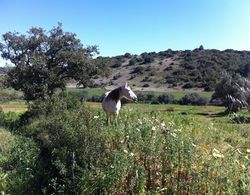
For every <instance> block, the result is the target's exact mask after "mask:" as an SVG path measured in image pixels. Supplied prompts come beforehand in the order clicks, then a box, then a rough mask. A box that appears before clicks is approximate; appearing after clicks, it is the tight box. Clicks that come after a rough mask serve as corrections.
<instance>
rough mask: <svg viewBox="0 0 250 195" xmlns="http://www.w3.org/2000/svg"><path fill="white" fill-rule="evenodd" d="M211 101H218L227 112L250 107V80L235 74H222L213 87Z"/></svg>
mask: <svg viewBox="0 0 250 195" xmlns="http://www.w3.org/2000/svg"><path fill="white" fill-rule="evenodd" d="M212 99H220V100H221V101H222V102H223V104H224V105H225V106H226V107H227V111H229V112H237V111H238V110H240V109H241V108H243V107H248V108H249V105H250V80H249V79H247V78H244V77H242V76H240V75H239V74H236V75H234V76H231V75H229V74H228V73H224V74H223V75H222V77H221V80H220V81H219V83H218V84H217V85H216V87H215V92H214V94H213V96H212Z"/></svg>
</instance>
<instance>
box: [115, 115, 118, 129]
mask: <svg viewBox="0 0 250 195" xmlns="http://www.w3.org/2000/svg"><path fill="white" fill-rule="evenodd" d="M118 116H119V113H118V114H116V115H115V125H116V127H118Z"/></svg>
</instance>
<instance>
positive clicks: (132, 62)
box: [129, 58, 136, 66]
mask: <svg viewBox="0 0 250 195" xmlns="http://www.w3.org/2000/svg"><path fill="white" fill-rule="evenodd" d="M135 63H136V60H135V59H134V58H132V59H131V60H129V65H130V66H132V65H134V64H135Z"/></svg>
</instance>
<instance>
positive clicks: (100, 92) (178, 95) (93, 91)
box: [66, 88, 213, 100]
mask: <svg viewBox="0 0 250 195" xmlns="http://www.w3.org/2000/svg"><path fill="white" fill-rule="evenodd" d="M66 91H68V92H73V93H85V94H87V95H88V96H94V95H96V96H101V95H103V94H104V93H105V92H106V91H107V90H105V89H104V88H86V89H82V88H67V89H66ZM135 93H142V94H154V95H156V96H157V95H161V94H172V95H174V96H175V97H176V99H177V100H179V99H180V98H182V97H183V96H184V95H186V94H188V93H191V91H188V90H186V91H174V92H151V91H138V92H137V91H135ZM197 93H198V94H199V95H200V96H201V97H206V98H207V99H208V100H210V99H211V97H212V94H213V92H206V91H200V92H197Z"/></svg>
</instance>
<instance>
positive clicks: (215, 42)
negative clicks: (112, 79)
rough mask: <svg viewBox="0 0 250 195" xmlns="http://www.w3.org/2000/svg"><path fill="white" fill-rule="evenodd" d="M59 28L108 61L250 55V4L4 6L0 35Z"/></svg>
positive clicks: (113, 1) (244, 0)
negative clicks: (197, 53) (172, 53)
mask: <svg viewBox="0 0 250 195" xmlns="http://www.w3.org/2000/svg"><path fill="white" fill-rule="evenodd" d="M58 22H62V24H63V29H64V30H65V31H67V32H74V33H76V34H77V37H78V38H79V39H81V41H82V43H83V44H84V45H98V46H99V50H100V54H101V55H103V56H115V55H120V54H124V53H125V52H129V53H132V54H140V53H142V52H145V51H146V52H150V51H156V52H158V51H163V50H167V49H168V48H171V49H174V50H185V49H191V50H192V49H194V48H197V47H199V46H200V45H201V44H202V45H203V46H204V48H210V49H211V48H215V49H220V50H224V49H228V48H231V49H237V50H250V0H78V1H77V0H68V1H66V0H40V1H38V0H37V1H35V0H33V1H31V0H22V1H21V0H0V34H3V33H5V32H7V31H12V32H13V31H17V32H21V33H25V32H26V31H27V30H28V29H29V28H30V27H32V26H36V27H42V28H44V29H47V30H50V29H51V28H53V27H54V26H56V25H57V23H58ZM0 62H1V61H0Z"/></svg>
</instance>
